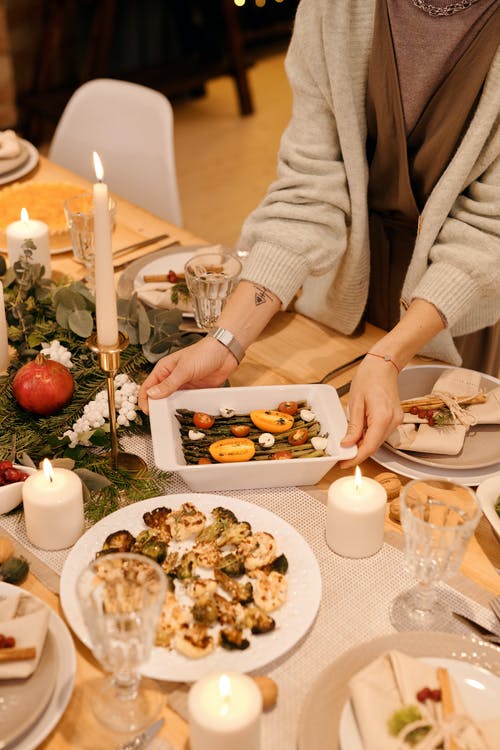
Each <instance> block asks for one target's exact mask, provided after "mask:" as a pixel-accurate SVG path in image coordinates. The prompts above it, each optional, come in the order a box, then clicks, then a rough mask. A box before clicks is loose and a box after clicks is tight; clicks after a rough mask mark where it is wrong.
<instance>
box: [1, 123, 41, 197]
mask: <svg viewBox="0 0 500 750" xmlns="http://www.w3.org/2000/svg"><path fill="white" fill-rule="evenodd" d="M38 158H39V157H38V149H37V148H36V147H35V146H34V145H33V144H32V143H30V142H29V141H27V140H25V139H24V138H20V137H19V136H18V135H17V133H16V132H15V131H14V130H10V129H9V130H2V131H0V186H1V185H8V184H9V183H11V182H15V180H18V179H20V178H21V177H24V176H25V175H27V174H29V173H30V172H31V171H32V170H33V169H34V168H35V167H36V165H37V164H38Z"/></svg>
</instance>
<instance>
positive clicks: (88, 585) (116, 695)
mask: <svg viewBox="0 0 500 750" xmlns="http://www.w3.org/2000/svg"><path fill="white" fill-rule="evenodd" d="M165 590H166V584H165V573H164V572H163V571H162V569H161V568H160V566H159V565H158V564H157V563H156V562H154V561H153V560H151V559H149V558H148V557H146V556H144V555H136V554H132V553H110V554H108V555H103V556H101V557H99V558H97V559H96V560H94V561H92V562H91V563H90V564H89V565H88V566H87V567H86V568H85V570H83V572H82V573H81V574H80V576H79V578H78V581H77V593H78V599H79V602H80V606H81V609H82V614H83V618H84V621H85V624H86V626H87V629H88V632H89V636H90V640H91V643H92V650H93V652H94V655H95V656H96V658H97V659H98V660H99V661H100V663H101V664H102V666H103V667H104V669H105V670H106V671H107V672H109V673H110V675H109V676H107V677H103V678H102V679H100V680H98V681H97V683H96V685H95V687H94V688H93V689H92V691H91V693H90V696H91V698H90V700H91V703H92V708H93V710H94V713H95V715H96V717H97V718H98V719H99V721H101V723H102V724H104V725H105V726H107V727H109V728H110V729H112V730H114V731H116V732H135V731H137V730H140V729H142V728H144V727H145V726H147V725H148V724H149V723H150V722H151V721H153V720H154V719H155V717H156V716H157V715H158V714H159V712H160V710H161V709H162V707H163V705H164V700H165V699H164V696H163V694H162V693H161V691H160V689H159V686H158V685H157V683H155V682H154V681H153V680H149V679H145V678H142V679H141V677H140V674H139V670H140V667H141V665H142V664H143V663H144V662H145V661H146V660H147V659H148V658H149V656H150V653H151V649H152V647H153V644H154V640H155V633H156V626H157V621H158V618H159V616H160V612H161V608H162V606H163V602H164V600H165Z"/></svg>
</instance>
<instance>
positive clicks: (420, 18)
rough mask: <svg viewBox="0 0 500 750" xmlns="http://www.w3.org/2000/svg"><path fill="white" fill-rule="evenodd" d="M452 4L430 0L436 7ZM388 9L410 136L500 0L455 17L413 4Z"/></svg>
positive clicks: (482, 1) (396, 0)
mask: <svg viewBox="0 0 500 750" xmlns="http://www.w3.org/2000/svg"><path fill="white" fill-rule="evenodd" d="M450 1H451V0H431V2H432V5H434V6H436V7H438V6H443V5H448V4H449V3H450ZM387 7H388V9H389V20H390V25H391V31H392V38H393V42H394V50H395V55H396V61H397V69H398V75H399V83H400V88H401V98H402V101H403V111H404V118H405V124H406V132H407V133H409V132H411V130H412V129H413V128H414V126H415V124H416V122H417V120H418V117H419V116H420V114H421V112H422V110H423V108H424V106H425V104H426V102H427V101H428V99H429V96H430V95H432V93H433V92H434V91H435V90H436V89H437V87H438V86H439V84H440V83H441V82H442V81H443V79H444V78H445V77H446V76H447V74H448V73H449V71H450V70H451V69H452V68H453V66H454V65H455V63H456V62H457V60H458V59H459V58H460V56H461V55H462V54H463V52H464V51H465V50H466V49H467V47H468V46H469V44H470V43H471V42H472V41H473V39H474V38H475V37H476V36H477V34H478V33H479V31H480V30H481V29H482V28H483V26H484V24H485V23H486V22H487V21H488V19H489V18H490V16H491V15H492V14H493V13H494V12H495V10H497V9H498V8H499V7H500V0H479V1H478V2H476V3H475V4H474V5H471V6H470V7H469V8H466V9H464V10H462V11H459V12H458V13H455V14H454V15H452V16H437V17H434V16H430V15H429V14H428V13H425V12H423V11H422V10H421V9H420V8H417V7H416V6H415V5H414V4H413V2H412V0H387ZM497 41H498V38H497Z"/></svg>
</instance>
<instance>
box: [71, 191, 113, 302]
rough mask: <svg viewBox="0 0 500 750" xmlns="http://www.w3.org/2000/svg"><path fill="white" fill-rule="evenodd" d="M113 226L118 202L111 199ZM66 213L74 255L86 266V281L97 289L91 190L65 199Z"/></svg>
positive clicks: (92, 289) (91, 288)
mask: <svg viewBox="0 0 500 750" xmlns="http://www.w3.org/2000/svg"><path fill="white" fill-rule="evenodd" d="M109 210H110V214H111V227H112V229H114V228H115V216H116V203H115V201H114V200H113V199H112V198H110V199H109ZM64 213H65V214H66V223H67V225H68V229H69V234H70V237H71V245H72V248H73V256H74V258H75V260H77V261H78V262H79V263H83V265H84V266H85V269H86V272H85V283H86V284H87V286H88V287H89V289H90V290H91V291H94V289H95V273H94V198H93V195H92V193H91V192H90V191H88V192H85V193H81V194H80V195H74V196H73V197H72V198H68V199H67V200H65V201H64Z"/></svg>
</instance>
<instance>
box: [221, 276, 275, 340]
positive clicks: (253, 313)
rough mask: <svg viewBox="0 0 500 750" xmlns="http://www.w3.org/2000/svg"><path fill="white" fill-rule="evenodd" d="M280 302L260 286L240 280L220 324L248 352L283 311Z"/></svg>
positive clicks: (222, 314) (224, 310)
mask: <svg viewBox="0 0 500 750" xmlns="http://www.w3.org/2000/svg"><path fill="white" fill-rule="evenodd" d="M280 307H281V302H280V300H279V299H278V297H276V295H274V294H273V293H272V292H269V291H268V290H267V289H265V287H263V286H260V285H259V284H254V283H252V282H250V281H240V283H239V284H238V286H237V288H236V290H235V292H234V293H233V294H232V295H231V297H230V299H229V300H228V302H227V304H226V306H225V307H224V309H223V311H222V313H221V315H220V317H219V319H218V321H217V325H218V326H220V327H222V328H227V330H228V331H231V333H232V334H233V335H234V336H235V337H236V338H237V339H238V341H239V342H240V344H241V345H242V347H243V348H244V349H246V348H247V347H248V346H249V345H250V344H251V343H252V342H253V341H255V339H256V338H257V337H258V335H259V334H260V333H261V331H263V329H264V328H265V327H266V325H267V324H268V323H269V321H270V320H271V318H272V317H273V315H274V314H275V313H276V312H277V311H278V310H279V309H280Z"/></svg>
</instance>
